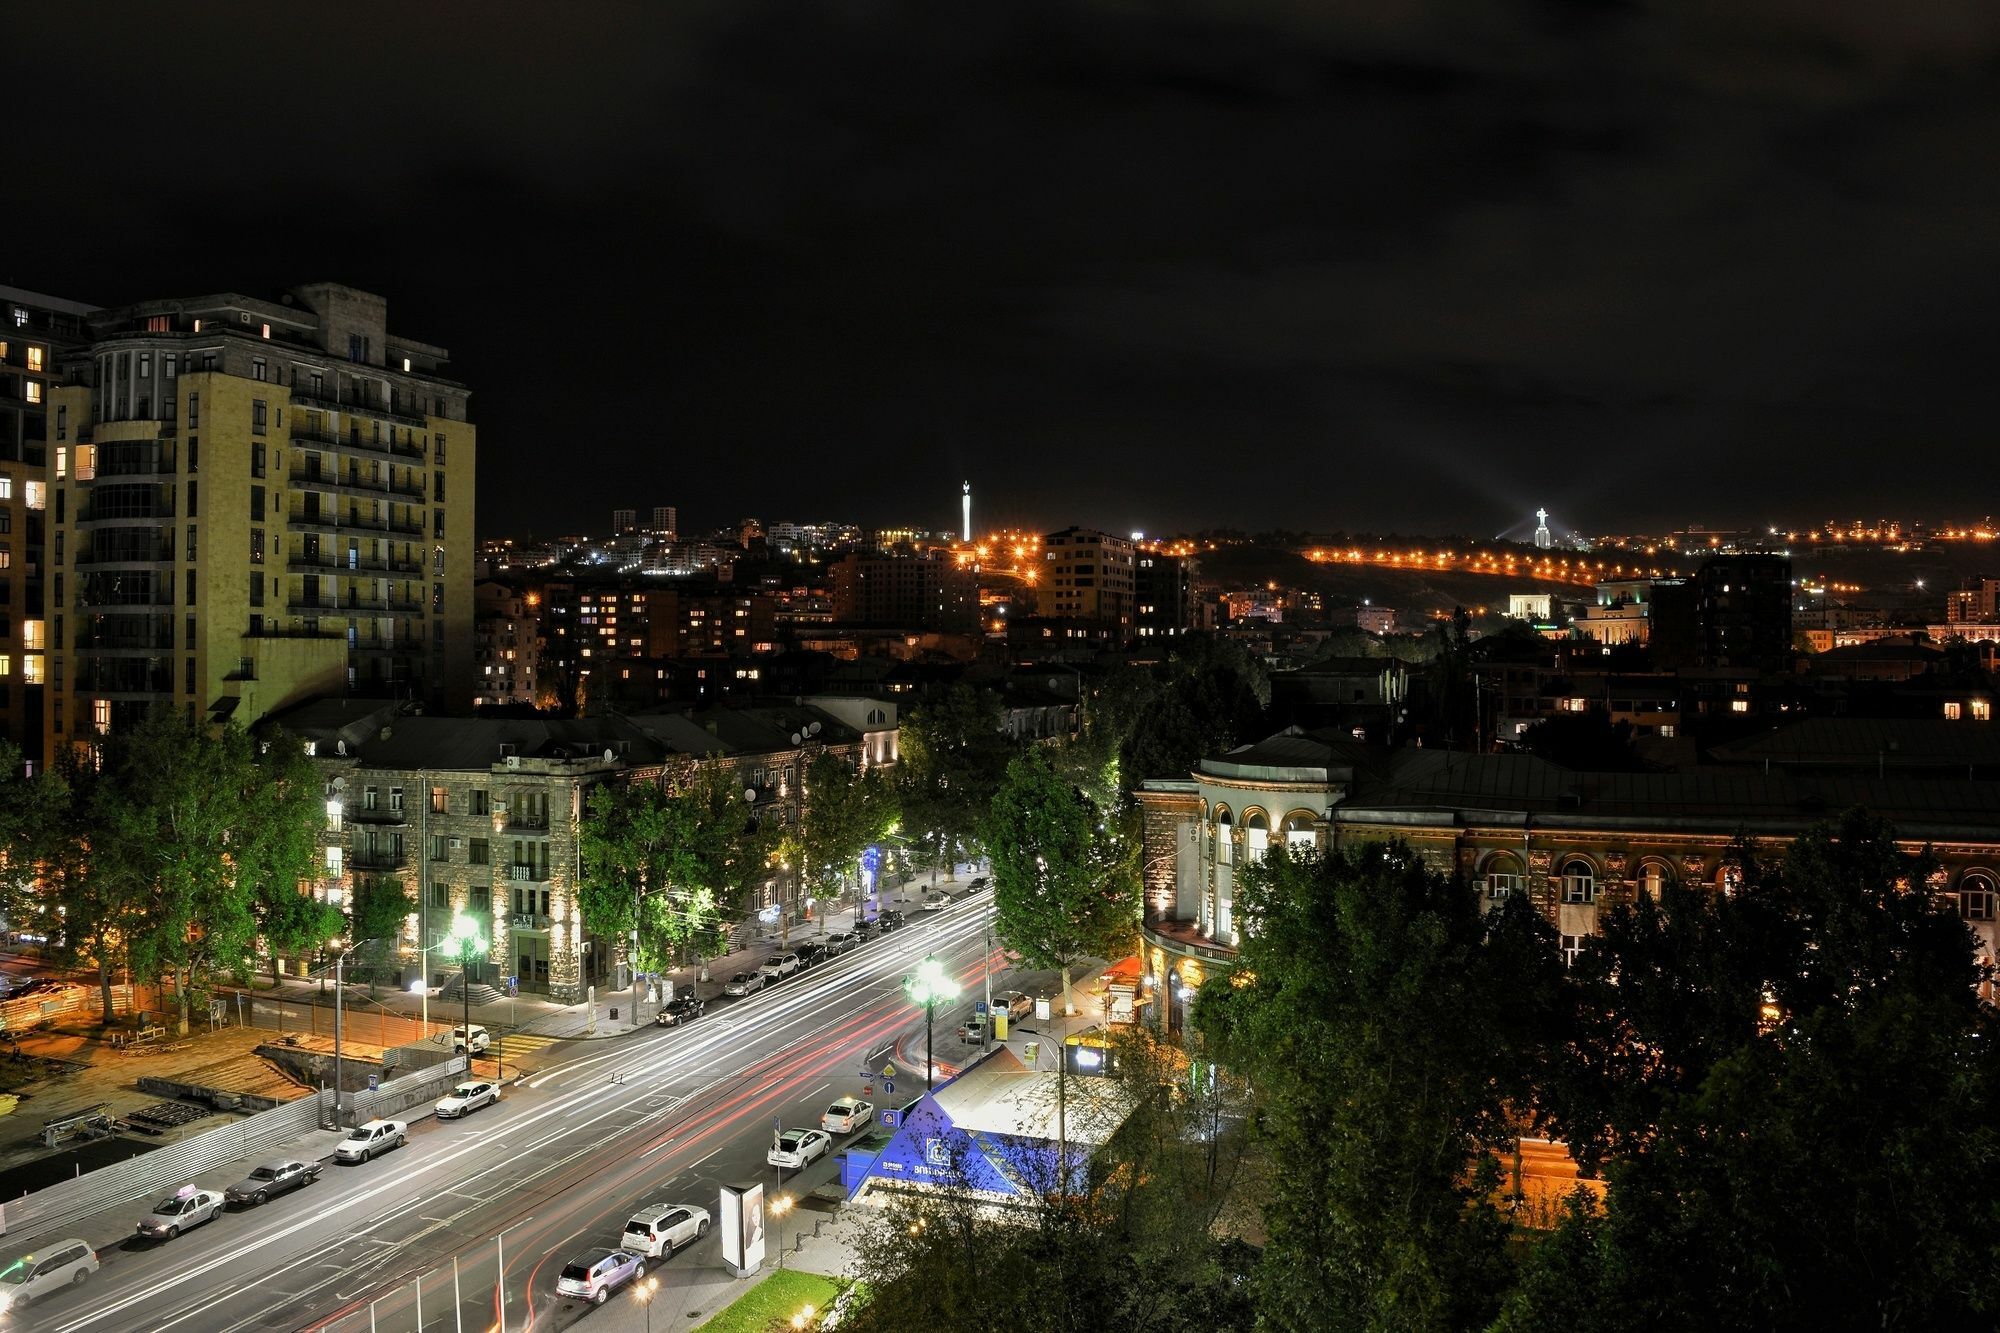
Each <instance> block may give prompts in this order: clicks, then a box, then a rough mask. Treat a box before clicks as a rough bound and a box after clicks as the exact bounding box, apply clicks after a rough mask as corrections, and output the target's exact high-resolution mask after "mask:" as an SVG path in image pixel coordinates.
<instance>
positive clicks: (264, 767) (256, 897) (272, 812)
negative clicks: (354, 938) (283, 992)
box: [231, 730, 341, 982]
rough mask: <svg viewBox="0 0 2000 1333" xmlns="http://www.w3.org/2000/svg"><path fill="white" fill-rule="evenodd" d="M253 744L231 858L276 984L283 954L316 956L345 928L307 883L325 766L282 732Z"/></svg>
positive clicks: (322, 812) (314, 863)
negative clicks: (250, 769)
mask: <svg viewBox="0 0 2000 1333" xmlns="http://www.w3.org/2000/svg"><path fill="white" fill-rule="evenodd" d="M255 747H256V748H255V753H254V757H253V761H252V762H253V764H254V766H255V771H254V772H252V773H250V774H247V775H245V782H246V786H245V793H244V796H245V799H244V802H243V811H242V819H241V822H240V823H239V824H238V825H237V826H236V830H235V832H236V836H235V838H234V840H233V844H232V845H233V851H232V856H231V862H232V866H233V869H234V871H235V874H236V878H237V881H238V882H239V884H241V885H243V886H245V887H247V888H248V889H249V891H250V893H251V896H252V903H253V910H254V911H255V913H256V917H257V927H258V932H259V933H260V934H261V935H262V936H263V938H264V947H265V950H266V952H267V953H268V954H269V962H270V967H271V979H272V980H273V981H274V982H275V981H276V980H277V979H278V960H279V958H281V957H287V956H289V957H293V958H299V957H305V956H308V955H310V954H311V953H313V952H314V951H315V950H317V949H318V948H319V947H320V946H321V945H323V944H325V943H326V941H327V940H329V939H331V938H332V937H333V936H334V935H335V934H337V933H338V932H339V930H340V928H341V914H340V909H339V908H337V907H335V906H333V905H332V904H331V903H327V902H323V901H321V900H319V899H317V898H314V897H313V896H312V895H311V893H310V892H307V891H305V889H304V888H303V887H302V886H303V885H305V884H306V883H308V882H309V881H310V880H311V879H312V878H313V877H314V875H315V874H316V872H317V870H318V861H319V855H320V851H319V830H320V828H321V826H322V824H323V823H324V821H325V819H326V804H325V801H324V800H323V799H322V786H321V782H320V776H319V770H318V769H317V768H316V767H314V765H313V762H312V760H311V759H310V758H308V757H307V755H306V752H305V746H304V745H303V744H302V743H300V741H299V740H298V739H297V738H296V737H294V736H291V735H289V734H288V733H286V732H284V731H282V730H273V731H270V732H267V733H261V734H260V735H259V736H258V737H257V739H256V742H255Z"/></svg>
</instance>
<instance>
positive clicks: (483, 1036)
mask: <svg viewBox="0 0 2000 1333" xmlns="http://www.w3.org/2000/svg"><path fill="white" fill-rule="evenodd" d="M471 1032H472V1053H473V1054H474V1055H478V1054H479V1053H481V1052H482V1051H484V1050H485V1049H486V1048H487V1047H488V1046H491V1045H492V1044H493V1038H492V1036H491V1035H490V1034H489V1033H488V1032H487V1031H486V1029H485V1028H483V1027H481V1026H479V1024H477V1023H474V1024H473V1025H472V1028H471ZM465 1034H466V1029H465V1028H464V1027H462V1026H461V1027H455V1028H453V1029H452V1030H451V1048H452V1049H453V1050H454V1051H462V1050H464V1049H465V1046H466V1041H465Z"/></svg>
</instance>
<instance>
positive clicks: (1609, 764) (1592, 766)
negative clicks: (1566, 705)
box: [1521, 708, 1645, 773]
mask: <svg viewBox="0 0 2000 1333" xmlns="http://www.w3.org/2000/svg"><path fill="white" fill-rule="evenodd" d="M1521 748H1522V749H1524V750H1526V751H1527V752H1528V753H1529V754H1532V755H1536V756H1539V757H1540V758H1543V759H1546V760H1548V761H1549V762H1550V763H1552V764H1560V765H1562V766H1563V767H1564V768H1573V769H1576V770H1578V771H1580V772H1585V773H1633V772H1638V771H1639V770H1641V769H1643V768H1645V764H1644V763H1642V762H1641V761H1640V759H1639V755H1638V752H1637V751H1636V750H1634V749H1633V748H1632V724H1631V723H1630V722H1613V721H1612V720H1611V716H1610V714H1608V713H1606V712H1605V711H1604V710H1603V709H1602V708H1592V709H1590V710H1589V711H1588V712H1584V713H1558V714H1556V715H1555V716H1554V717H1545V718H1543V719H1542V720H1541V721H1539V722H1537V723H1535V724H1534V725H1533V726H1531V727H1529V728H1528V729H1527V730H1526V731H1524V732H1522V733H1521Z"/></svg>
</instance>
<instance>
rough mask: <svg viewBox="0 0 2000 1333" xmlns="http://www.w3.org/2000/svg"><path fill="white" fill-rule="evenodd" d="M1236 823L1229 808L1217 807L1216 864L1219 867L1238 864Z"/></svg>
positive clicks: (1224, 806)
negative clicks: (1235, 835)
mask: <svg viewBox="0 0 2000 1333" xmlns="http://www.w3.org/2000/svg"><path fill="white" fill-rule="evenodd" d="M1235 831H1236V826H1235V823H1234V822H1233V821H1232V820H1231V819H1230V816H1229V807H1228V806H1226V805H1218V806H1216V807H1215V863H1216V864H1217V865H1219V866H1227V865H1234V864H1236V839H1235V838H1234V837H1233V836H1232V835H1233V834H1234V833H1235Z"/></svg>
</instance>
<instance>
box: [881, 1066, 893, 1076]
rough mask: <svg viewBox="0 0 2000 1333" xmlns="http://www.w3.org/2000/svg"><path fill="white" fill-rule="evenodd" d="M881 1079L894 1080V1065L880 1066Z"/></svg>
mask: <svg viewBox="0 0 2000 1333" xmlns="http://www.w3.org/2000/svg"><path fill="white" fill-rule="evenodd" d="M882 1077H883V1078H894V1077H896V1066H894V1065H883V1066H882Z"/></svg>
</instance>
